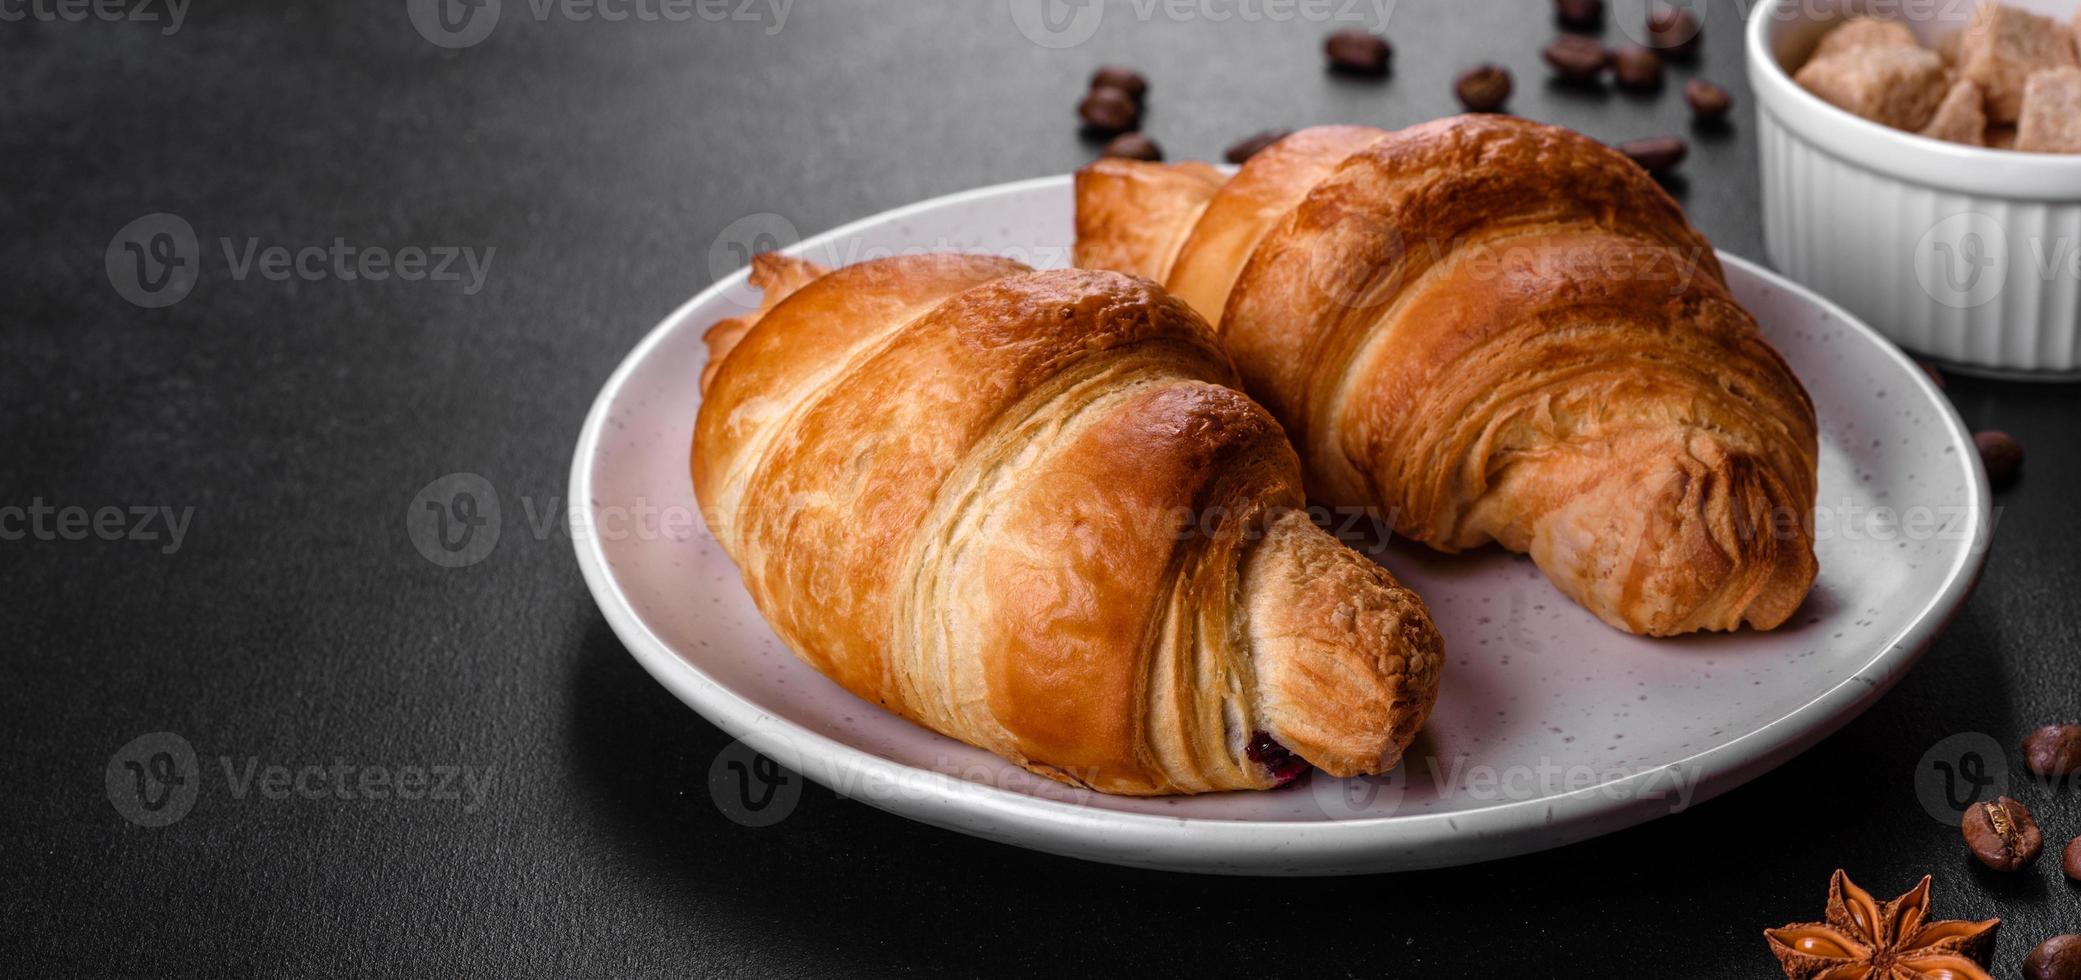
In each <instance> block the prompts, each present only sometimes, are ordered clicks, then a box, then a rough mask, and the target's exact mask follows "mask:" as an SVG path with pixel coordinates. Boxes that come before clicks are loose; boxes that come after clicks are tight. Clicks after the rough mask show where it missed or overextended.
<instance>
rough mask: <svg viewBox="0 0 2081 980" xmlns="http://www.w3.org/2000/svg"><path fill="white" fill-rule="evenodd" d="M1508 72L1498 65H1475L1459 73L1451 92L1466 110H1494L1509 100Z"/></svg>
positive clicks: (1509, 84) (1509, 83)
mask: <svg viewBox="0 0 2081 980" xmlns="http://www.w3.org/2000/svg"><path fill="white" fill-rule="evenodd" d="M1510 89H1511V82H1510V72H1509V71H1508V70H1506V69H1504V68H1503V67H1501V66H1499V65H1477V66H1475V67H1473V68H1469V69H1467V70H1466V71H1465V72H1462V73H1461V74H1460V80H1459V81H1458V82H1456V83H1454V85H1453V88H1452V90H1453V93H1454V94H1456V95H1458V96H1459V97H1460V104H1461V105H1463V106H1466V107H1467V111H1468V112H1494V111H1496V110H1497V109H1501V108H1503V103H1505V102H1508V101H1510Z"/></svg>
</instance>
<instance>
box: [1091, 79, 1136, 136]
mask: <svg viewBox="0 0 2081 980" xmlns="http://www.w3.org/2000/svg"><path fill="white" fill-rule="evenodd" d="M1077 118H1078V119H1082V120H1083V121H1084V127H1085V128H1086V129H1089V130H1091V131H1093V132H1097V133H1126V132H1132V131H1134V130H1137V129H1140V128H1142V110H1141V108H1140V107H1138V106H1136V105H1135V104H1134V99H1133V98H1130V97H1129V96H1128V94H1127V93H1125V92H1122V91H1120V90H1119V89H1116V88H1095V89H1092V90H1091V94H1089V95H1086V96H1084V101H1082V102H1080V103H1077Z"/></svg>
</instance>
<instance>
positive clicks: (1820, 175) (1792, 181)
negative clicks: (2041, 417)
mask: <svg viewBox="0 0 2081 980" xmlns="http://www.w3.org/2000/svg"><path fill="white" fill-rule="evenodd" d="M1778 6H1784V4H1782V3H1773V4H1765V5H1764V7H1766V8H1768V7H1778ZM1768 13H1770V11H1767V10H1764V9H1759V10H1758V11H1757V16H1758V17H1759V18H1761V17H1764V16H1765V15H1766V14H1768ZM1794 16H1796V15H1794ZM1784 29H1785V28H1784V27H1783V26H1782V22H1780V23H1778V24H1764V25H1762V26H1760V27H1759V28H1758V29H1755V30H1752V32H1751V35H1750V39H1751V46H1752V49H1753V48H1754V47H1755V45H1756V44H1757V43H1758V42H1759V41H1766V40H1768V39H1772V38H1774V37H1775V36H1776V32H1778V31H1781V30H1784ZM1775 58H1776V56H1775V54H1774V53H1772V52H1770V51H1768V50H1761V51H1759V50H1751V52H1750V76H1751V81H1752V83H1753V84H1752V88H1754V90H1755V91H1756V93H1757V100H1758V111H1757V113H1756V117H1757V126H1758V135H1759V140H1760V145H1761V152H1762V177H1763V209H1764V210H1763V234H1764V248H1765V250H1766V251H1767V252H1768V257H1769V259H1770V263H1771V264H1772V265H1773V266H1776V267H1777V269H1778V270H1779V271H1781V272H1783V273H1784V274H1785V275H1787V276H1789V277H1791V278H1792V279H1794V280H1797V281H1799V282H1800V283H1803V284H1805V285H1806V286H1809V287H1811V288H1813V289H1814V290H1815V291H1817V292H1820V293H1821V294H1823V295H1825V296H1827V297H1828V298H1830V299H1832V300H1835V301H1836V302H1837V303H1840V304H1842V305H1843V306H1844V307H1846V308H1848V309H1849V310H1850V312H1852V313H1855V314H1856V315H1857V316H1858V317H1860V318H1862V319H1863V320H1865V321H1866V322H1867V323H1870V324H1871V325H1872V326H1873V327H1876V328H1877V329H1878V330H1879V332H1880V333H1883V334H1885V335H1886V336H1887V337H1889V338H1891V339H1893V340H1894V341H1896V342H1897V343H1899V344H1900V345H1901V346H1903V347H1905V348H1907V349H1909V350H1911V351H1914V352H1916V353H1918V354H1922V355H1925V356H1927V357H1930V358H1934V359H1936V360H1939V361H1942V362H1944V363H1946V364H1948V365H1951V366H1954V367H1959V368H1964V369H1966V370H1969V371H1980V372H1986V373H1992V374H2002V375H2019V376H2030V377H2040V378H2048V379H2055V378H2062V377H2075V376H2081V157H2074V158H2063V159H2052V158H2048V157H2045V156H2043V155H2038V154H2014V153H2007V152H2003V151H1996V150H1983V149H1978V148H1973V147H1958V146H1953V145H1950V144H1939V143H1936V142H1934V141H1930V140H1924V139H1922V138H1920V137H1915V136H1911V135H1908V134H1905V133H1897V132H1894V131H1891V130H1884V131H1878V130H1880V129H1881V128H1880V127H1875V126H1873V125H1871V124H1867V123H1865V122H1864V121H1863V120H1859V119H1856V118H1854V117H1851V116H1849V115H1848V114H1847V113H1840V112H1839V110H1836V109H1834V108H1833V107H1832V106H1828V105H1826V104H1825V103H1823V102H1821V100H1819V99H1817V98H1814V97H1813V96H1812V95H1810V94H1808V93H1807V92H1806V91H1805V90H1803V89H1800V88H1798V86H1797V85H1794V84H1791V83H1790V82H1789V80H1788V79H1786V78H1785V77H1784V75H1783V72H1782V69H1781V68H1780V67H1779V66H1778V65H1777V64H1776V61H1775ZM1831 114H1833V115H1839V116H1840V117H1841V118H1840V119H1833V118H1830V115H1831ZM2069 165H2070V166H2071V168H2072V180H2071V183H2070V185H2069V182H2068V181H2067V180H2065V178H2064V173H2065V172H2064V171H2063V170H2060V169H2056V168H2060V167H2064V166H2069ZM2010 168H2014V169H2015V170H2016V171H2017V173H2018V179H2016V180H2014V181H2009V180H2008V179H2007V178H2008V175H2009V170H2010ZM1918 170H1919V171H1921V172H1922V173H1923V174H1924V175H1926V176H1928V177H1929V178H1931V179H1928V180H1922V179H1916V178H1915V177H1913V176H1904V174H1912V173H1914V172H1916V171H1918ZM2048 178H2049V180H2048ZM2009 186H2013V187H2014V188H2016V189H2018V190H2021V191H2023V192H2024V193H2022V194H2018V195H2016V196H2009V195H2006V194H2003V193H2000V191H2002V190H2004V189H2005V187H2009ZM2068 187H2070V189H2065V190H2063V188H2068Z"/></svg>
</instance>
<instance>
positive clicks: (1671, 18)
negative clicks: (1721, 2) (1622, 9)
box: [1647, 5, 1705, 61]
mask: <svg viewBox="0 0 2081 980" xmlns="http://www.w3.org/2000/svg"><path fill="white" fill-rule="evenodd" d="M1704 40H1705V28H1703V27H1701V26H1699V24H1698V18H1696V17H1693V16H1691V12H1690V11H1688V10H1685V9H1684V8H1682V7H1671V6H1668V5H1658V6H1656V7H1655V9H1653V10H1652V11H1649V12H1648V15H1647V43H1648V45H1649V46H1651V47H1653V48H1654V49H1655V50H1657V51H1660V52H1662V53H1663V54H1666V55H1668V56H1670V57H1672V58H1675V59H1677V60H1678V61H1687V60H1689V59H1691V58H1693V57H1696V56H1697V54H1698V46H1699V45H1700V44H1701V43H1703V42H1704Z"/></svg>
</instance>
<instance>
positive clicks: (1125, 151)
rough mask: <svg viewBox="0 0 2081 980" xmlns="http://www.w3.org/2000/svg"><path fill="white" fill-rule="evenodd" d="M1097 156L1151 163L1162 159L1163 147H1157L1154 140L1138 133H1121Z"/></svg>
mask: <svg viewBox="0 0 2081 980" xmlns="http://www.w3.org/2000/svg"><path fill="white" fill-rule="evenodd" d="M1099 156H1106V157H1124V158H1126V159H1129V160H1148V161H1150V162H1152V163H1153V162H1155V161H1158V160H1161V159H1163V147H1160V146H1157V145H1156V141H1155V140H1152V139H1150V138H1149V137H1147V136H1143V135H1142V134H1140V133H1122V134H1120V135H1119V136H1115V137H1113V141H1112V142H1110V143H1107V144H1106V148H1105V149H1104V150H1103V151H1101V152H1100V153H1099Z"/></svg>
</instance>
